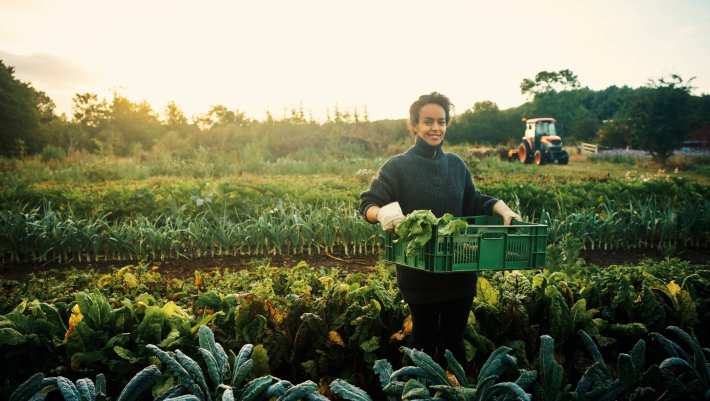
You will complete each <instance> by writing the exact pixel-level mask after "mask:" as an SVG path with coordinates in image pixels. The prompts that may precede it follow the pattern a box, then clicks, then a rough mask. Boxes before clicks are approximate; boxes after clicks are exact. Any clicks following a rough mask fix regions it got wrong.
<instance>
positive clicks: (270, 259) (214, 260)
mask: <svg viewBox="0 0 710 401" xmlns="http://www.w3.org/2000/svg"><path fill="white" fill-rule="evenodd" d="M672 256H673V257H678V258H680V259H683V260H687V261H689V262H690V263H692V264H708V263H710V249H688V250H683V251H680V252H678V253H676V254H674V255H672ZM582 257H583V258H584V259H585V260H586V261H587V262H589V263H593V264H595V265H598V266H610V265H621V264H638V263H639V262H640V261H641V260H643V259H645V258H651V259H662V258H664V257H665V255H663V254H662V253H660V252H658V251H657V250H654V249H646V250H633V251H584V252H583V253H582ZM301 260H303V261H305V262H306V263H308V265H309V266H313V267H340V268H344V269H346V270H349V271H353V272H367V271H371V270H372V269H373V266H375V265H376V264H377V262H378V261H379V258H378V257H377V256H366V257H346V256H344V255H317V256H308V255H295V256H262V257H251V256H227V257H206V258H199V259H191V260H188V259H179V260H167V261H162V262H157V263H156V264H159V265H160V267H161V269H160V272H161V274H163V275H164V276H167V277H188V276H192V275H193V274H194V271H195V270H202V271H212V270H215V269H225V268H228V269H230V270H240V269H245V268H248V267H252V266H263V265H267V264H268V265H271V266H287V267H292V266H295V265H296V264H297V263H298V262H299V261H301ZM136 263H137V262H99V263H68V264H52V265H43V264H22V265H7V266H0V278H3V279H8V280H22V279H23V278H24V277H26V276H27V275H29V274H30V273H35V272H40V271H44V270H48V269H57V270H59V271H61V270H62V269H68V268H71V267H81V268H87V269H94V270H95V271H97V272H101V273H104V272H109V271H111V270H112V269H115V268H120V267H123V266H127V265H131V264H136Z"/></svg>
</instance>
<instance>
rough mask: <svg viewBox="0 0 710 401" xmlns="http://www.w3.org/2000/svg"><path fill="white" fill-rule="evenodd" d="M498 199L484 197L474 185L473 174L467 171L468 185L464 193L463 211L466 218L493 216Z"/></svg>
mask: <svg viewBox="0 0 710 401" xmlns="http://www.w3.org/2000/svg"><path fill="white" fill-rule="evenodd" d="M496 202H498V199H496V198H494V197H492V196H488V195H484V194H482V193H481V192H479V191H478V190H477V189H476V187H475V186H474V185H473V179H472V178H471V172H470V171H468V169H466V183H465V187H464V193H463V211H464V215H465V216H480V215H483V214H486V215H492V214H493V205H494V204H495V203H496Z"/></svg>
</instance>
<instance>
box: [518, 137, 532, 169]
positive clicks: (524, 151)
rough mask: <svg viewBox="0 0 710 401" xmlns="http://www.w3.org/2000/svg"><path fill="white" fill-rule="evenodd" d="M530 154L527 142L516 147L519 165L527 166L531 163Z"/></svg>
mask: <svg viewBox="0 0 710 401" xmlns="http://www.w3.org/2000/svg"><path fill="white" fill-rule="evenodd" d="M531 156H532V152H530V145H528V143H527V142H523V143H521V144H520V146H518V160H520V162H521V163H525V164H529V163H530V162H531V161H532V157H531Z"/></svg>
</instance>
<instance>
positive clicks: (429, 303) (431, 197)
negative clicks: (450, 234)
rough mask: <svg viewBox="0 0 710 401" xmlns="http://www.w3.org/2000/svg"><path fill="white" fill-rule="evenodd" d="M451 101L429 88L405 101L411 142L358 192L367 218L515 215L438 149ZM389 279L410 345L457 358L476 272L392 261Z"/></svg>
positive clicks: (390, 221) (390, 225) (392, 223)
mask: <svg viewBox="0 0 710 401" xmlns="http://www.w3.org/2000/svg"><path fill="white" fill-rule="evenodd" d="M450 111H451V102H450V101H449V99H448V98H447V97H446V96H444V95H442V94H440V93H436V92H433V93H431V94H428V95H423V96H420V97H419V99H417V100H416V101H415V102H414V103H412V105H411V107H410V108H409V124H408V125H409V130H410V132H411V133H412V134H413V135H414V136H415V144H414V146H412V147H411V148H410V149H409V150H407V151H406V152H404V153H402V154H398V155H395V156H393V157H392V158H390V159H389V160H387V161H386V162H385V163H384V165H383V166H382V167H381V168H380V171H379V173H378V175H377V177H375V179H374V180H373V181H372V183H371V184H370V189H369V190H368V191H366V192H363V193H362V194H361V195H360V199H361V202H360V213H361V214H362V215H363V217H364V218H365V219H366V220H367V221H368V222H370V223H373V224H374V223H377V222H380V224H381V225H382V228H383V229H385V230H389V229H394V228H395V227H396V226H397V224H399V222H401V221H402V219H404V215H405V214H407V213H410V212H411V211H413V210H417V209H428V210H431V211H432V212H433V213H434V215H435V216H437V217H441V216H442V215H443V214H444V213H451V214H452V215H454V216H475V215H482V214H487V215H492V214H498V215H500V216H501V217H502V218H503V221H504V224H510V221H511V220H512V219H518V220H520V216H518V215H517V214H516V213H515V212H513V211H512V210H511V209H510V208H509V207H508V206H507V205H506V204H505V203H504V202H503V201H500V200H498V199H496V198H493V197H491V196H488V195H483V194H481V193H480V192H478V191H477V190H476V188H475V187H474V185H473V181H472V179H471V173H470V172H469V171H468V168H467V167H466V165H465V164H464V162H463V160H462V159H461V158H460V157H459V156H457V155H455V154H453V153H445V152H443V150H442V149H441V146H442V143H443V142H444V137H445V135H446V127H447V126H448V124H449V122H450V121H451V116H450ZM397 285H398V287H399V290H400V291H401V293H402V296H403V298H404V300H405V301H406V302H407V303H408V304H409V309H410V311H411V313H412V323H413V334H414V343H415V347H417V348H419V349H423V350H424V351H425V352H427V353H429V354H430V355H432V356H435V355H436V356H437V359H439V358H440V356H441V355H443V353H444V351H445V350H446V349H449V350H451V351H452V352H453V353H454V356H456V358H457V359H458V360H459V361H464V360H465V353H464V347H463V333H464V329H465V328H466V322H467V321H468V314H469V311H470V309H471V303H472V302H473V297H474V295H475V293H476V273H475V272H457V273H429V272H425V271H421V270H416V269H412V268H408V267H405V266H399V265H398V266H397Z"/></svg>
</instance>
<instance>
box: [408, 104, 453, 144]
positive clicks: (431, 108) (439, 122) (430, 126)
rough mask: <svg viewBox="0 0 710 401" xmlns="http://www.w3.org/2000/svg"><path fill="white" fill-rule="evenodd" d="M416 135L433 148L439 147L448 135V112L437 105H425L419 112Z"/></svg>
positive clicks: (414, 128) (415, 129) (415, 127)
mask: <svg viewBox="0 0 710 401" xmlns="http://www.w3.org/2000/svg"><path fill="white" fill-rule="evenodd" d="M413 130H414V134H415V135H416V136H418V137H420V138H422V139H423V140H424V141H425V142H426V143H428V144H429V145H431V146H439V144H441V142H443V141H444V135H445V134H446V111H445V110H444V108H443V107H441V106H439V105H438V104H436V103H429V104H425V105H424V106H423V107H422V108H421V109H420V110H419V122H418V123H417V125H415V126H414V127H413Z"/></svg>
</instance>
